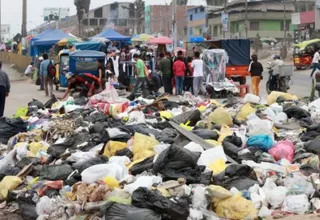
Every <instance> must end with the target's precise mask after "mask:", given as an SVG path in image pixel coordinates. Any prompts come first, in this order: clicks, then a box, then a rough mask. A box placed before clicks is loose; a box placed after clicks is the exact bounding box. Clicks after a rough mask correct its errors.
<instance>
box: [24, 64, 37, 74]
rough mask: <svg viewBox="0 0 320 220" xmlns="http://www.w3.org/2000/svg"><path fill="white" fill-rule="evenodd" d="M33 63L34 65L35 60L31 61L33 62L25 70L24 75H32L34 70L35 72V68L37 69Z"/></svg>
mask: <svg viewBox="0 0 320 220" xmlns="http://www.w3.org/2000/svg"><path fill="white" fill-rule="evenodd" d="M33 65H34V63H33V62H31V63H30V64H29V66H28V67H27V69H26V70H25V71H24V75H26V76H32V74H33V72H34V70H35V67H34V66H33Z"/></svg>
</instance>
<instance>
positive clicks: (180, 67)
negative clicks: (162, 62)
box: [173, 57, 187, 95]
mask: <svg viewBox="0 0 320 220" xmlns="http://www.w3.org/2000/svg"><path fill="white" fill-rule="evenodd" d="M186 69H187V68H186V64H185V63H184V62H183V60H182V58H181V57H178V58H177V60H176V61H175V62H174V64H173V74H174V78H175V80H176V93H177V95H182V91H183V85H184V74H185V72H186Z"/></svg>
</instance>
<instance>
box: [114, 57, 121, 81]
mask: <svg viewBox="0 0 320 220" xmlns="http://www.w3.org/2000/svg"><path fill="white" fill-rule="evenodd" d="M119 60H120V57H119V56H115V57H112V63H113V70H114V75H115V76H116V77H117V78H118V77H119Z"/></svg>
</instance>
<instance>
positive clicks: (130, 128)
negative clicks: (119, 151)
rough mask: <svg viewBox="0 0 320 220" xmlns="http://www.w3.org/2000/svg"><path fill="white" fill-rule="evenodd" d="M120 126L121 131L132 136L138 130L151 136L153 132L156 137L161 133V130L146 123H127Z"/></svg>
mask: <svg viewBox="0 0 320 220" xmlns="http://www.w3.org/2000/svg"><path fill="white" fill-rule="evenodd" d="M118 128H119V129H120V130H121V131H123V132H126V133H128V134H129V135H131V136H133V135H134V133H136V132H138V133H140V134H144V135H148V136H150V134H151V135H153V136H155V137H157V136H158V135H160V134H161V132H159V131H158V130H156V129H152V128H149V127H148V126H147V125H146V124H136V125H125V126H121V127H118ZM130 138H131V137H130ZM112 140H113V138H112Z"/></svg>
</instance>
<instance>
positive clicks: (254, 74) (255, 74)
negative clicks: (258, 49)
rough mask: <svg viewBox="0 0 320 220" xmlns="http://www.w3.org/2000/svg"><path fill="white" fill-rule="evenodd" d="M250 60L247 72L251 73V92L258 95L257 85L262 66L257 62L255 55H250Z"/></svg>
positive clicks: (260, 76)
mask: <svg viewBox="0 0 320 220" xmlns="http://www.w3.org/2000/svg"><path fill="white" fill-rule="evenodd" d="M251 60H252V61H251V63H250V66H249V72H250V73H251V80H252V92H253V94H254V95H256V96H259V85H260V81H261V79H262V73H263V66H262V64H261V63H260V62H258V56H257V55H255V54H253V55H252V56H251Z"/></svg>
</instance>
